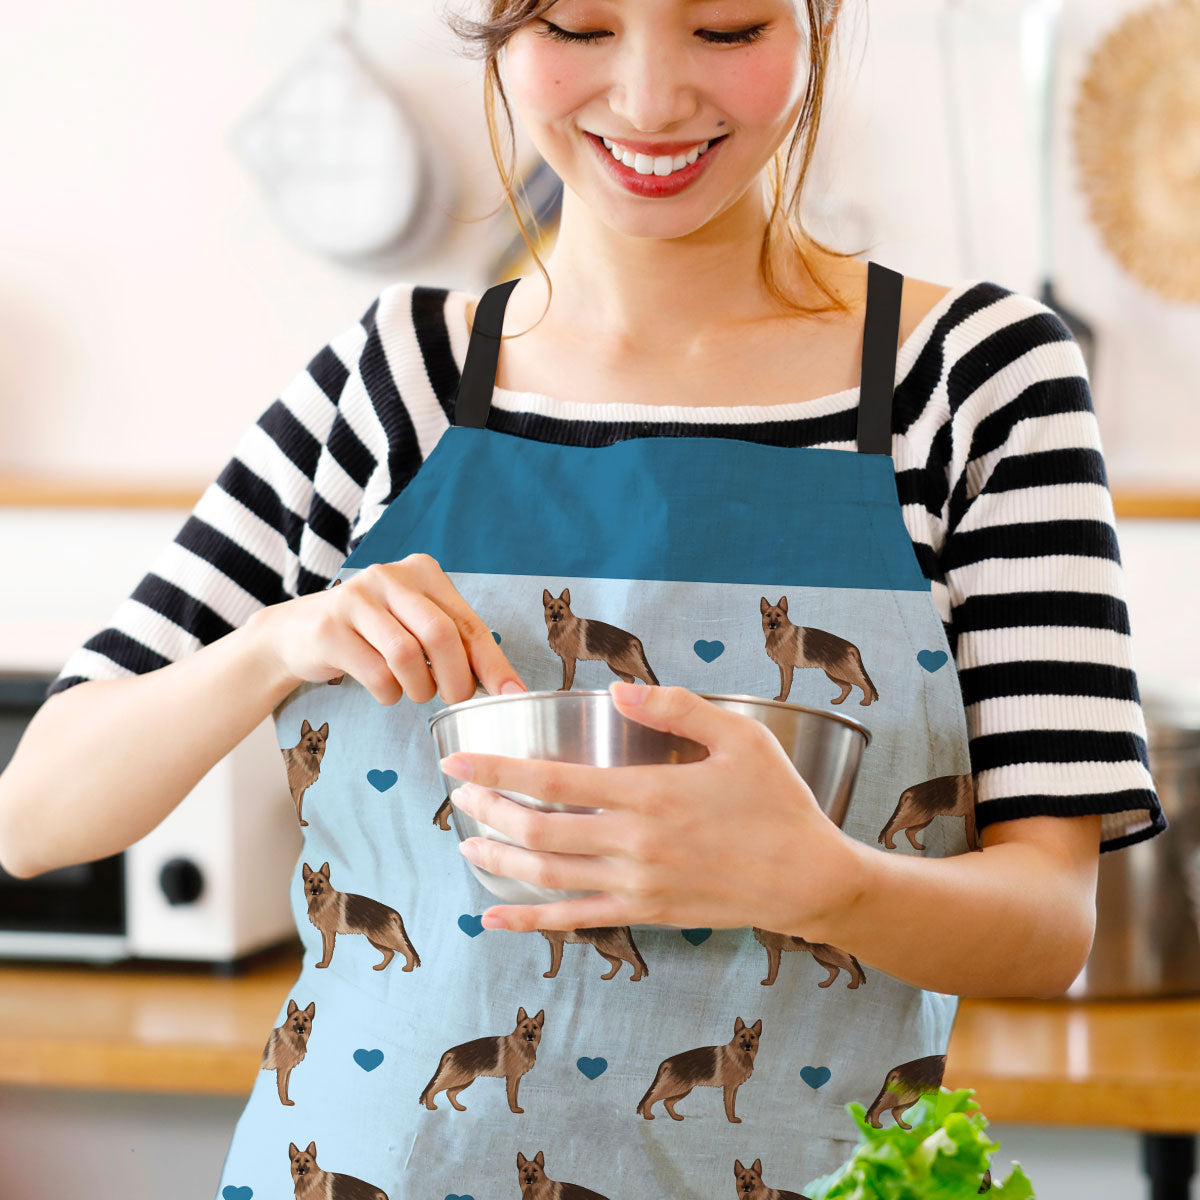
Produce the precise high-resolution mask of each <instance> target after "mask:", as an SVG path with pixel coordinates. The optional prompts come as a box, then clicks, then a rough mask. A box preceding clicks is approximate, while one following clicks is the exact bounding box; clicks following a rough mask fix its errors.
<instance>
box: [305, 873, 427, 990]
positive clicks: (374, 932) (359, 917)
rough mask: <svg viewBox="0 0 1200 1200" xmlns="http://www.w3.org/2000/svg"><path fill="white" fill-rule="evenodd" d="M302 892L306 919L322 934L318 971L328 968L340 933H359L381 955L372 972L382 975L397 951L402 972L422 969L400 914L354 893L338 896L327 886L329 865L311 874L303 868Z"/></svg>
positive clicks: (367, 897) (373, 965) (336, 892)
mask: <svg viewBox="0 0 1200 1200" xmlns="http://www.w3.org/2000/svg"><path fill="white" fill-rule="evenodd" d="M303 874H304V892H305V895H306V896H307V897H308V919H309V920H310V921H311V922H312V923H313V925H315V926H316V927H317V928H318V929H319V930H320V931H321V961H320V962H319V963H317V964H316V965H317V966H318V967H327V966H329V961H330V959H332V958H333V943H334V939H335V938H336V936H337V935H338V934H339V933H361V934H362V935H363V936H364V937H365V938H366V939H367V941H368V942H370V943H371V945H372V946H374V947H375V949H376V950H378V951H379V952H380V953H381V954H382V955H383V960H382V961H381V962H377V963H374V964H372V967H371V970H372V971H382V970H383V968H384V967H386V966H387V965H388V963H390V962H391V961H392V959H393V958H395V956H396V951H397V950H399V951H400V953H401V954H403V955H404V966H403V968H402V970H405V971H411V970H412V969H413V967H419V966H420V965H421V959H420V957H419V956H418V954H417V952H416V950H414V949H413V944H412V942H410V941H409V940H408V934H407V933H406V932H405V929H404V921H403V920H402V919H401V917H400V914H399V913H398V912H397V911H396V910H395V909H394V908H391V907H389V906H388V905H386V904H383V903H381V902H380V901H378V900H372V899H371V898H370V897H369V896H360V895H359V894H358V893H357V892H339V891H338V890H337V889H336V888H335V887H334V886H333V884H331V883H330V882H329V863H328V862H325V863H322V864H321V869H320V870H319V871H314V870H313V869H312V868H311V867H310V866H309V865H308V863H304V864H303Z"/></svg>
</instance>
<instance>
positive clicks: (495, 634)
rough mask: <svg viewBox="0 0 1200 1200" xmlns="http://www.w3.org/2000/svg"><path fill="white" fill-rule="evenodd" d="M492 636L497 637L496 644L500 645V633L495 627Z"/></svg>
mask: <svg viewBox="0 0 1200 1200" xmlns="http://www.w3.org/2000/svg"><path fill="white" fill-rule="evenodd" d="M492 637H494V638H495V639H496V645H497V646H498V645H500V635H499V634H498V633H497V632H496V631H495V630H494V629H493V630H492Z"/></svg>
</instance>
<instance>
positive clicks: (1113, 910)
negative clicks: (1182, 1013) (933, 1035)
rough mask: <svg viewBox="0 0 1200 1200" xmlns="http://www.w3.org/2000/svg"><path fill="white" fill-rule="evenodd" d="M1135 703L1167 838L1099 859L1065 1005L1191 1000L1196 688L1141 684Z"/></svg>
mask: <svg viewBox="0 0 1200 1200" xmlns="http://www.w3.org/2000/svg"><path fill="white" fill-rule="evenodd" d="M1141 700H1142V709H1143V712H1144V713H1145V717H1146V732H1147V752H1148V758H1149V760H1150V773H1151V776H1152V777H1153V779H1154V786H1155V790H1156V791H1157V792H1158V798H1159V801H1160V803H1161V804H1162V807H1163V812H1164V813H1165V814H1166V818H1167V821H1168V823H1169V825H1170V828H1169V829H1168V830H1167V832H1166V833H1165V834H1163V835H1162V836H1161V837H1156V838H1151V839H1150V840H1149V841H1144V842H1138V843H1136V844H1135V845H1132V846H1126V847H1125V848H1124V849H1122V850H1121V852H1120V853H1119V854H1102V855H1101V856H1100V870H1099V877H1098V879H1097V885H1096V936H1095V939H1094V941H1093V943H1092V950H1091V954H1090V955H1089V957H1088V961H1087V963H1086V965H1085V966H1084V968H1083V970H1082V971H1081V972H1080V973H1079V975H1078V977H1077V978H1076V979H1075V982H1074V983H1072V984H1071V987H1070V988H1069V989H1068V990H1067V993H1066V994H1067V996H1068V997H1073V998H1084V997H1086V998H1089V999H1099V998H1113V999H1115V998H1127V997H1146V996H1186V995H1200V685H1193V686H1192V687H1191V688H1187V687H1183V688H1180V687H1173V688H1172V689H1171V690H1169V691H1168V690H1151V689H1149V688H1147V687H1146V686H1145V684H1143V686H1142V688H1141Z"/></svg>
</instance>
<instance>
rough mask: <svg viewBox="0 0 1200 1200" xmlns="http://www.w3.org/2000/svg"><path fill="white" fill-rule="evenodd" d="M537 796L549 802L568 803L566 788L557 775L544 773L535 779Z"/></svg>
mask: <svg viewBox="0 0 1200 1200" xmlns="http://www.w3.org/2000/svg"><path fill="white" fill-rule="evenodd" d="M536 794H537V797H538V799H539V800H546V801H548V802H549V803H551V804H566V803H568V797H567V788H566V786H565V785H564V784H563V781H562V778H561V777H560V776H558V775H552V774H546V775H543V776H542V777H541V778H540V779H539V780H538V781H537V793H536Z"/></svg>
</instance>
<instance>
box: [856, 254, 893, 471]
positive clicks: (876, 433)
mask: <svg viewBox="0 0 1200 1200" xmlns="http://www.w3.org/2000/svg"><path fill="white" fill-rule="evenodd" d="M903 287H904V276H903V275H902V274H901V273H900V272H899V271H893V270H892V269H891V267H885V266H883V265H882V264H880V263H877V262H868V263H867V313H866V316H865V317H864V318H863V346H862V377H861V381H860V384H859V395H858V449H859V451H860V452H861V453H864V454H888V455H890V454H891V452H892V392H893V391H894V389H895V383H896V343H897V342H898V341H899V338H900V294H901V291H902V289H903Z"/></svg>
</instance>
